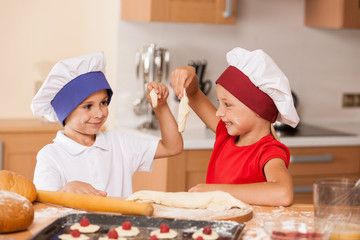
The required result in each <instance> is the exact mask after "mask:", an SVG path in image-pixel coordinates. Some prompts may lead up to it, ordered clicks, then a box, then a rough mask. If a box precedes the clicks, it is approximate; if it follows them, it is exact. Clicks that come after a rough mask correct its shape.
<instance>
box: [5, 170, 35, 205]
mask: <svg viewBox="0 0 360 240" xmlns="http://www.w3.org/2000/svg"><path fill="white" fill-rule="evenodd" d="M0 190H4V191H9V192H14V193H17V194H20V195H21V196H24V197H26V198H27V199H28V200H29V201H30V202H33V201H34V200H35V199H36V195H37V191H36V188H35V185H34V183H33V182H31V181H30V180H28V179H26V178H25V177H23V176H21V175H20V174H17V173H14V172H10V171H7V170H1V171H0Z"/></svg>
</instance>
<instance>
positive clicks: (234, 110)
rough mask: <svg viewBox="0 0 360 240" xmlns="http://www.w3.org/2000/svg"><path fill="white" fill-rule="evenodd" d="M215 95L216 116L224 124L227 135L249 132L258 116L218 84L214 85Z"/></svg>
mask: <svg viewBox="0 0 360 240" xmlns="http://www.w3.org/2000/svg"><path fill="white" fill-rule="evenodd" d="M216 95H217V98H218V101H219V108H218V110H217V111H216V116H218V117H220V118H221V120H222V121H223V122H224V123H225V126H226V129H227V131H228V133H229V135H231V136H237V135H243V134H246V133H248V132H250V131H251V130H252V129H253V127H254V124H255V122H256V121H257V119H258V118H259V116H258V115H257V114H256V113H255V112H254V111H253V110H251V109H250V108H248V107H247V106H246V105H244V104H243V103H242V102H240V101H239V100H238V99H237V98H236V97H235V96H234V95H232V94H231V93H230V92H229V91H227V90H226V89H225V88H224V87H222V86H221V85H219V84H217V85H216Z"/></svg>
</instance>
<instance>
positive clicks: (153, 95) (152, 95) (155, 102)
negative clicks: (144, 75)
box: [150, 88, 158, 108]
mask: <svg viewBox="0 0 360 240" xmlns="http://www.w3.org/2000/svg"><path fill="white" fill-rule="evenodd" d="M150 98H151V105H152V106H153V108H156V107H157V105H158V95H157V94H156V92H155V88H153V89H152V90H151V91H150Z"/></svg>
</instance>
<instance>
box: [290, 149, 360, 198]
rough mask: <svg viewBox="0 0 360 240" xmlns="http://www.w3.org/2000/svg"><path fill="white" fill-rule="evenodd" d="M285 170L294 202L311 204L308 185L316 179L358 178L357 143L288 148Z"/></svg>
mask: <svg viewBox="0 0 360 240" xmlns="http://www.w3.org/2000/svg"><path fill="white" fill-rule="evenodd" d="M290 153H291V156H292V159H291V164H290V167H289V170H290V172H291V175H292V176H293V181H294V191H295V199H294V200H295V202H296V203H300V202H301V203H312V190H313V188H312V184H313V182H314V180H315V179H320V178H338V177H343V178H351V179H358V178H359V177H360V146H351V147H345V146H339V147H302V148H300V147H299V148H290Z"/></svg>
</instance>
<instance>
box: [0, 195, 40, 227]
mask: <svg viewBox="0 0 360 240" xmlns="http://www.w3.org/2000/svg"><path fill="white" fill-rule="evenodd" d="M33 220H34V207H33V205H32V203H31V202H30V201H29V200H28V199H26V198H25V197H23V196H21V195H19V194H17V193H13V192H8V191H0V233H7V232H15V231H20V230H24V229H26V228H27V227H29V226H30V225H31V223H32V222H33Z"/></svg>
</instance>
